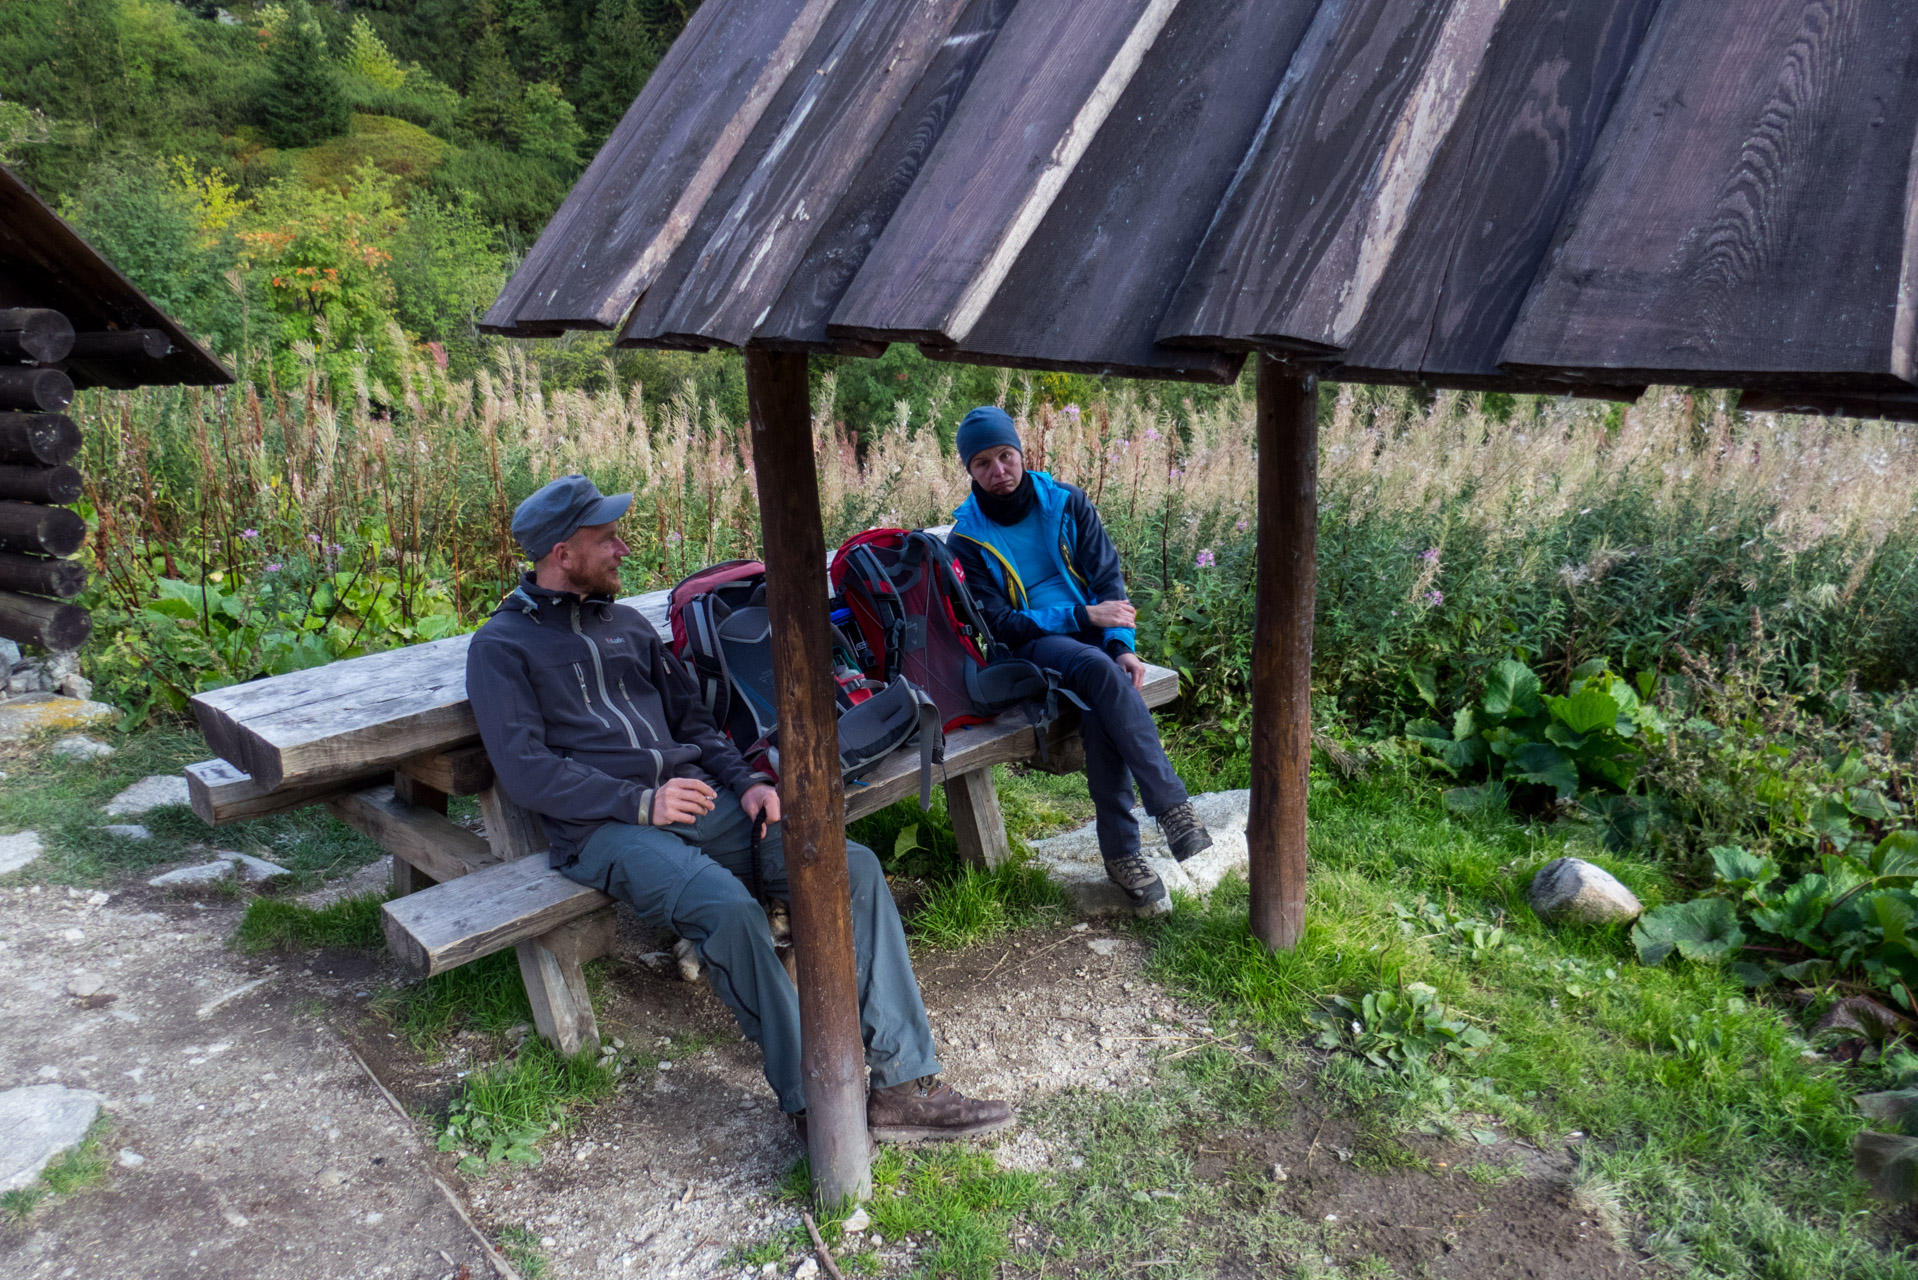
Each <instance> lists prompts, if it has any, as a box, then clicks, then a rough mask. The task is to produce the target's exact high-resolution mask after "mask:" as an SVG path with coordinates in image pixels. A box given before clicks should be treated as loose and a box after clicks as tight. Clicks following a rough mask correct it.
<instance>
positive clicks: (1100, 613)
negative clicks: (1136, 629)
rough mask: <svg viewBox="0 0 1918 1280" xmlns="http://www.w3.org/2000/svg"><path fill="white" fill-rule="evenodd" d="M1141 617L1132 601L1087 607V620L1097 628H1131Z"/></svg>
mask: <svg viewBox="0 0 1918 1280" xmlns="http://www.w3.org/2000/svg"><path fill="white" fill-rule="evenodd" d="M1138 617H1139V611H1138V610H1137V609H1134V608H1133V607H1132V602H1131V601H1130V600H1105V601H1102V602H1100V603H1099V604H1089V605H1087V606H1086V619H1087V621H1089V622H1091V623H1092V625H1093V626H1095V627H1129V626H1131V625H1132V624H1133V623H1134V622H1135V621H1136V620H1137V619H1138Z"/></svg>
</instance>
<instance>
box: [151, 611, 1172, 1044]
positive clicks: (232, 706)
mask: <svg viewBox="0 0 1918 1280" xmlns="http://www.w3.org/2000/svg"><path fill="white" fill-rule="evenodd" d="M621 603H622V604H627V605H631V606H632V607H634V608H636V609H638V610H639V611H640V612H641V613H643V614H645V615H646V616H647V618H648V619H650V620H651V621H652V623H653V625H654V626H655V627H657V628H658V629H659V631H660V633H661V634H662V635H663V634H665V633H666V605H667V593H666V592H664V591H656V592H651V593H649V594H647V595H643V596H635V597H631V598H629V599H626V600H623V601H621ZM468 640H469V637H467V636H458V637H454V638H452V639H448V640H439V641H434V642H431V643H429V644H421V645H413V646H410V647H408V648H405V649H395V650H389V651H387V652H384V653H377V654H371V655H368V656H367V657H364V658H355V659H350V660H347V661H344V662H336V663H332V664H330V665H328V666H325V667H319V668H314V669H312V670H309V671H300V672H294V673H292V674H289V675H285V676H278V677H274V678H272V679H268V680H260V681H255V682H253V683H250V684H243V685H235V686H232V687H229V688H226V689H219V690H215V691H213V692H210V693H205V694H201V695H200V696H199V697H197V698H195V699H194V700H193V707H194V712H195V714H196V715H197V717H198V718H199V721H200V726H201V729H202V731H203V732H205V734H206V736H207V740H208V742H209V743H211V744H212V745H213V747H214V749H215V750H216V751H218V752H219V753H220V756H221V757H222V758H220V759H217V760H208V761H204V762H202V763H200V764H194V765H189V766H188V767H187V769H186V776H187V787H188V792H189V795H190V797H191V800H192V804H193V809H194V812H196V813H197V814H199V816H200V817H201V818H202V819H204V820H205V821H206V822H208V823H211V824H213V825H215V826H218V825H221V824H223V823H228V822H235V821H239V820H242V819H246V818H257V817H262V816H265V815H267V814H272V813H283V812H286V811H288V810H292V809H298V808H304V807H306V806H308V805H314V804H324V805H325V806H326V807H327V808H328V809H330V810H331V811H332V812H333V813H334V814H335V815H336V816H337V817H339V818H340V820H341V821H343V822H345V823H346V824H347V825H348V826H351V827H353V828H355V829H356V830H358V831H361V832H363V833H365V834H366V835H367V836H369V837H371V838H372V839H373V840H375V841H376V842H378V843H379V845H380V846H381V847H382V848H384V849H386V850H387V851H388V852H389V853H391V854H392V855H393V897H392V899H391V900H390V901H388V902H387V903H386V904H385V907H384V909H383V911H382V924H383V926H384V928H385V931H386V940H387V945H388V946H389V947H390V948H391V949H392V951H393V953H394V954H395V955H396V956H398V957H399V958H400V960H401V961H402V962H403V963H404V964H405V965H406V966H407V968H408V970H409V971H410V972H412V973H413V974H415V975H417V976H418V977H422V978H424V977H428V976H431V975H432V974H436V973H443V972H445V971H446V970H448V969H452V968H456V967H457V966H459V965H462V964H465V963H467V962H468V961H472V960H477V959H479V958H480V957H482V956H486V955H490V954H492V953H493V952H496V951H502V950H505V949H506V948H507V947H512V948H514V949H515V951H516V953H517V955H518V958H519V966H520V976H521V978H522V979H523V980H524V982H525V984H526V994H527V997H528V999H529V1000H530V1001H531V1003H532V1007H533V1017H534V1021H535V1023H536V1024H537V1026H538V1029H539V1032H540V1034H541V1035H543V1036H545V1037H547V1038H548V1039H549V1040H551V1041H552V1042H553V1043H554V1044H555V1045H557V1046H558V1047H559V1048H560V1049H561V1050H562V1051H563V1052H566V1053H575V1052H578V1051H579V1050H580V1048H582V1047H588V1046H590V1047H592V1048H594V1049H595V1050H597V1047H598V1044H599V1032H598V1028H597V1026H596V1024H595V1022H594V1019H593V1010H592V1003H591V1001H589V1000H588V999H587V995H586V984H585V979H584V977H583V975H582V973H581V966H582V965H583V964H584V963H585V962H586V961H588V960H591V959H593V958H595V957H597V956H600V955H603V954H605V953H606V952H607V951H608V950H610V949H611V947H612V943H613V906H612V904H613V900H612V899H611V898H609V897H608V896H607V895H605V894H604V893H601V892H600V891H599V890H597V889H591V888H587V887H585V886H582V885H578V884H575V883H574V882H573V881H571V880H568V879H567V878H566V877H565V876H562V875H561V874H559V872H557V871H554V870H552V869H551V868H550V867H549V866H548V865H547V859H546V858H545V856H544V853H545V850H546V847H547V840H546V835H545V831H544V829H543V827H542V825H541V823H540V821H539V819H538V818H537V817H536V816H535V815H533V814H531V813H528V812H527V811H525V810H523V809H521V808H520V807H519V806H518V805H516V804H514V803H513V802H512V801H511V800H510V799H509V798H508V797H507V796H506V794H505V792H504V791H503V790H501V789H500V788H499V787H498V786H497V785H496V783H495V781H494V778H493V770H492V766H491V764H490V763H489V762H488V760H487V758H486V752H485V750H484V748H483V747H481V746H480V745H479V741H478V739H479V730H478V726H477V724H476V723H475V722H474V720H473V715H472V710H471V708H470V707H469V706H468V705H467V700H466V645H467V643H468ZM1177 694H1178V677H1177V675H1176V674H1175V673H1174V672H1172V671H1169V670H1167V669H1166V668H1163V667H1148V668H1147V681H1146V686H1145V700H1146V704H1147V705H1148V706H1161V705H1163V704H1165V703H1167V702H1170V701H1171V700H1172V699H1173V698H1174V697H1176V696H1177ZM1039 747H1040V744H1039V743H1038V741H1037V740H1036V738H1035V736H1034V730H1033V728H1032V726H1031V725H1030V724H1029V723H1028V722H1027V721H1026V718H1025V716H1024V715H1023V714H1022V713H1021V712H1018V711H1011V712H1007V713H1006V714H1005V715H1002V716H1000V717H999V719H998V720H996V721H994V722H992V723H990V724H984V725H972V726H968V727H966V728H962V729H957V730H954V731H953V732H952V733H950V734H948V735H946V751H945V763H944V764H943V765H935V766H934V769H935V772H936V776H937V777H938V778H939V779H940V780H941V782H942V783H943V785H944V787H945V793H946V804H947V808H948V810H949V811H950V813H951V816H952V824H953V831H954V834H955V836H956V837H957V840H958V845H959V852H960V854H961V856H963V857H964V858H965V859H966V860H967V861H968V862H971V863H973V864H976V865H979V866H984V867H993V866H997V865H998V864H999V863H1000V862H1001V861H1003V860H1004V859H1005V858H1006V857H1007V856H1008V855H1009V852H1010V846H1009V844H1008V842H1007V839H1006V829H1005V818H1004V816H1003V814H1002V813H1001V811H1000V807H999V797H998V793H997V791H996V790H995V789H994V787H993V782H992V766H993V765H995V764H1009V763H1014V762H1021V761H1023V762H1030V763H1032V764H1034V765H1036V766H1038V767H1041V768H1046V769H1048V770H1050V771H1053V772H1070V771H1074V770H1077V769H1080V768H1083V767H1084V754H1083V748H1082V747H1081V745H1080V742H1079V739H1078V734H1077V731H1076V721H1075V720H1074V719H1073V717H1070V716H1068V717H1062V718H1061V720H1060V721H1059V722H1056V723H1055V724H1054V725H1053V726H1052V727H1051V730H1050V732H1049V734H1048V742H1047V744H1046V750H1045V751H1044V752H1043V753H1042V752H1041V751H1040V750H1039ZM1042 756H1043V757H1044V758H1043V760H1042ZM918 790H919V753H918V751H917V750H916V749H909V750H905V751H900V752H896V753H895V754H894V755H893V756H892V757H890V758H889V759H887V760H885V761H884V762H882V763H881V764H880V765H879V767H878V768H876V769H874V770H873V771H872V772H871V773H869V774H868V775H867V776H866V777H865V778H864V779H862V780H860V781H859V782H855V783H851V784H849V785H848V786H847V788H846V818H847V820H848V821H852V820H854V819H857V818H862V817H865V816H866V815H867V814H870V813H874V812H876V811H878V810H880V809H883V808H885V807H886V806H887V805H890V804H892V803H894V802H895V801H898V800H901V799H904V798H905V797H907V796H910V795H916V794H917V793H918ZM467 795H470V796H475V797H477V799H478V802H479V807H480V813H481V817H482V820H483V822H484V825H485V834H484V835H483V836H482V835H479V834H476V833H475V832H473V831H470V830H468V829H467V828H466V827H463V826H461V825H460V824H459V823H457V822H454V821H452V820H451V819H450V818H448V817H447V816H446V815H447V803H448V799H449V797H452V796H467ZM533 855H539V856H533Z"/></svg>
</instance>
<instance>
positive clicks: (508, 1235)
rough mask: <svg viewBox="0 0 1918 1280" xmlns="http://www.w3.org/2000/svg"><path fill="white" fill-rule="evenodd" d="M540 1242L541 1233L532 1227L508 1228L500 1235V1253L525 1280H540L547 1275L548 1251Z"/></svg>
mask: <svg viewBox="0 0 1918 1280" xmlns="http://www.w3.org/2000/svg"><path fill="white" fill-rule="evenodd" d="M539 1241H540V1236H539V1233H538V1232H537V1231H534V1230H532V1229H531V1228H530V1227H508V1228H506V1230H504V1231H502V1232H500V1233H499V1251H500V1252H501V1253H503V1254H505V1255H506V1260H507V1261H508V1262H510V1263H512V1264H513V1266H514V1268H515V1269H516V1270H517V1271H518V1272H519V1273H520V1275H522V1276H524V1277H525V1280H540V1277H541V1276H543V1275H545V1274H546V1250H545V1249H543V1248H541V1247H540V1243H539Z"/></svg>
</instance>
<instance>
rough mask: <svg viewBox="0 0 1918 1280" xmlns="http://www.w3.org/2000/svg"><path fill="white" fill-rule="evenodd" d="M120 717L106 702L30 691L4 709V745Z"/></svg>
mask: <svg viewBox="0 0 1918 1280" xmlns="http://www.w3.org/2000/svg"><path fill="white" fill-rule="evenodd" d="M119 714H120V713H119V712H118V711H116V710H114V709H113V708H112V707H109V706H108V705H107V704H106V703H104V702H88V701H86V700H84V699H81V698H60V697H55V696H54V695H53V694H50V693H31V692H29V693H27V694H26V696H25V697H21V698H16V699H14V700H13V701H11V702H8V703H6V705H4V706H0V742H25V741H26V740H27V739H29V738H34V737H38V736H39V735H40V734H43V733H45V732H46V731H47V730H49V729H84V728H86V726H88V725H90V724H92V723H94V722H95V721H97V720H110V719H114V718H116V717H117V716H118V715H119Z"/></svg>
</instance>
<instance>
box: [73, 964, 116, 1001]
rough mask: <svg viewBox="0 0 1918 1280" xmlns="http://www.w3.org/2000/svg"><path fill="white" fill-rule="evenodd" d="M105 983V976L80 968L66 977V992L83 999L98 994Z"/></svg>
mask: <svg viewBox="0 0 1918 1280" xmlns="http://www.w3.org/2000/svg"><path fill="white" fill-rule="evenodd" d="M106 985H107V980H106V979H105V978H103V977H101V976H100V975H99V974H97V973H91V972H89V971H87V970H85V969H82V970H80V972H78V973H76V974H74V975H73V976H72V977H71V978H68V979H67V994H68V995H70V996H74V997H76V998H77V999H81V1000H84V999H86V998H87V997H88V996H91V995H98V994H99V993H100V990H101V989H102V988H103V987H105V986H106Z"/></svg>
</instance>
